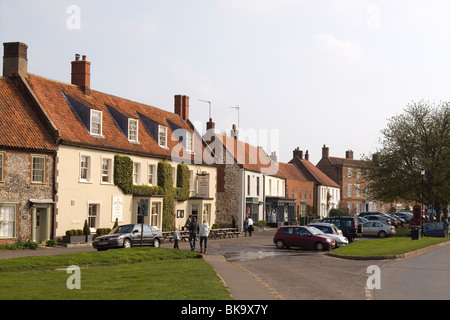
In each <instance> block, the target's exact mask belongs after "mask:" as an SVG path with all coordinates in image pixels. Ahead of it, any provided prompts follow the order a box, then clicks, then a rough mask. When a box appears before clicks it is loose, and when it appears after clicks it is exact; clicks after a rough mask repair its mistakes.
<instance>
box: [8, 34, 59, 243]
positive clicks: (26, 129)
mask: <svg viewBox="0 0 450 320" xmlns="http://www.w3.org/2000/svg"><path fill="white" fill-rule="evenodd" d="M4 48H5V50H4V58H3V76H2V77H0V122H1V125H0V243H14V242H24V241H26V240H33V241H36V242H38V243H40V242H42V241H44V240H46V239H50V238H52V237H53V235H54V197H55V188H54V183H53V182H54V170H55V155H56V146H55V145H54V143H53V142H52V138H51V136H50V135H49V134H48V132H47V130H45V126H47V125H49V123H48V122H46V121H45V120H44V121H42V119H39V118H38V117H37V116H36V114H35V113H34V112H33V111H32V110H31V108H30V106H29V105H28V103H27V102H28V101H27V100H28V99H27V96H26V95H25V96H24V95H21V94H20V93H19V92H18V90H17V88H16V87H15V86H14V84H13V82H12V81H11V79H10V78H11V77H18V76H21V75H24V74H26V72H27V63H26V52H27V46H26V45H25V44H23V43H5V45H4Z"/></svg>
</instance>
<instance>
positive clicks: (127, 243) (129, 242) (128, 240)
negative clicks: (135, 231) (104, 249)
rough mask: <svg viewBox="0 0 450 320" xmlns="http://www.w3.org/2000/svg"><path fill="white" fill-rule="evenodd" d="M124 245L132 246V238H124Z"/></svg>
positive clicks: (125, 246) (126, 246)
mask: <svg viewBox="0 0 450 320" xmlns="http://www.w3.org/2000/svg"><path fill="white" fill-rule="evenodd" d="M123 247H124V248H131V240H130V239H125V240H123Z"/></svg>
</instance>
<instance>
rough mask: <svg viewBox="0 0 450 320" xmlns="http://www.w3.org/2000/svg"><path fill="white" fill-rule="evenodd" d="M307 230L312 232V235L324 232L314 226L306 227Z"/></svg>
mask: <svg viewBox="0 0 450 320" xmlns="http://www.w3.org/2000/svg"><path fill="white" fill-rule="evenodd" d="M308 231H309V232H311V233H312V235H314V236H315V235H317V234H324V233H323V232H322V231H320V230H319V229H317V228H315V227H308Z"/></svg>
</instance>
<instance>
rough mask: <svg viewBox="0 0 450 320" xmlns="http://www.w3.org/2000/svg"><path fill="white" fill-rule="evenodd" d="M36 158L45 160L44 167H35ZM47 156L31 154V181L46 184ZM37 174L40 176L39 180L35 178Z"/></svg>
mask: <svg viewBox="0 0 450 320" xmlns="http://www.w3.org/2000/svg"><path fill="white" fill-rule="evenodd" d="M35 160H43V162H44V163H43V164H42V168H35V163H34V161H35ZM45 160H46V157H45V156H42V155H32V156H31V183H33V184H44V183H45V165H46V161H45ZM35 173H36V176H40V179H39V180H35Z"/></svg>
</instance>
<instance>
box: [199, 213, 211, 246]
mask: <svg viewBox="0 0 450 320" xmlns="http://www.w3.org/2000/svg"><path fill="white" fill-rule="evenodd" d="M209 231H210V228H209V225H208V222H206V220H203V224H202V225H201V226H200V253H206V249H207V248H208V236H209ZM203 244H205V246H204V248H205V249H204V250H202V247H203Z"/></svg>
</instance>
